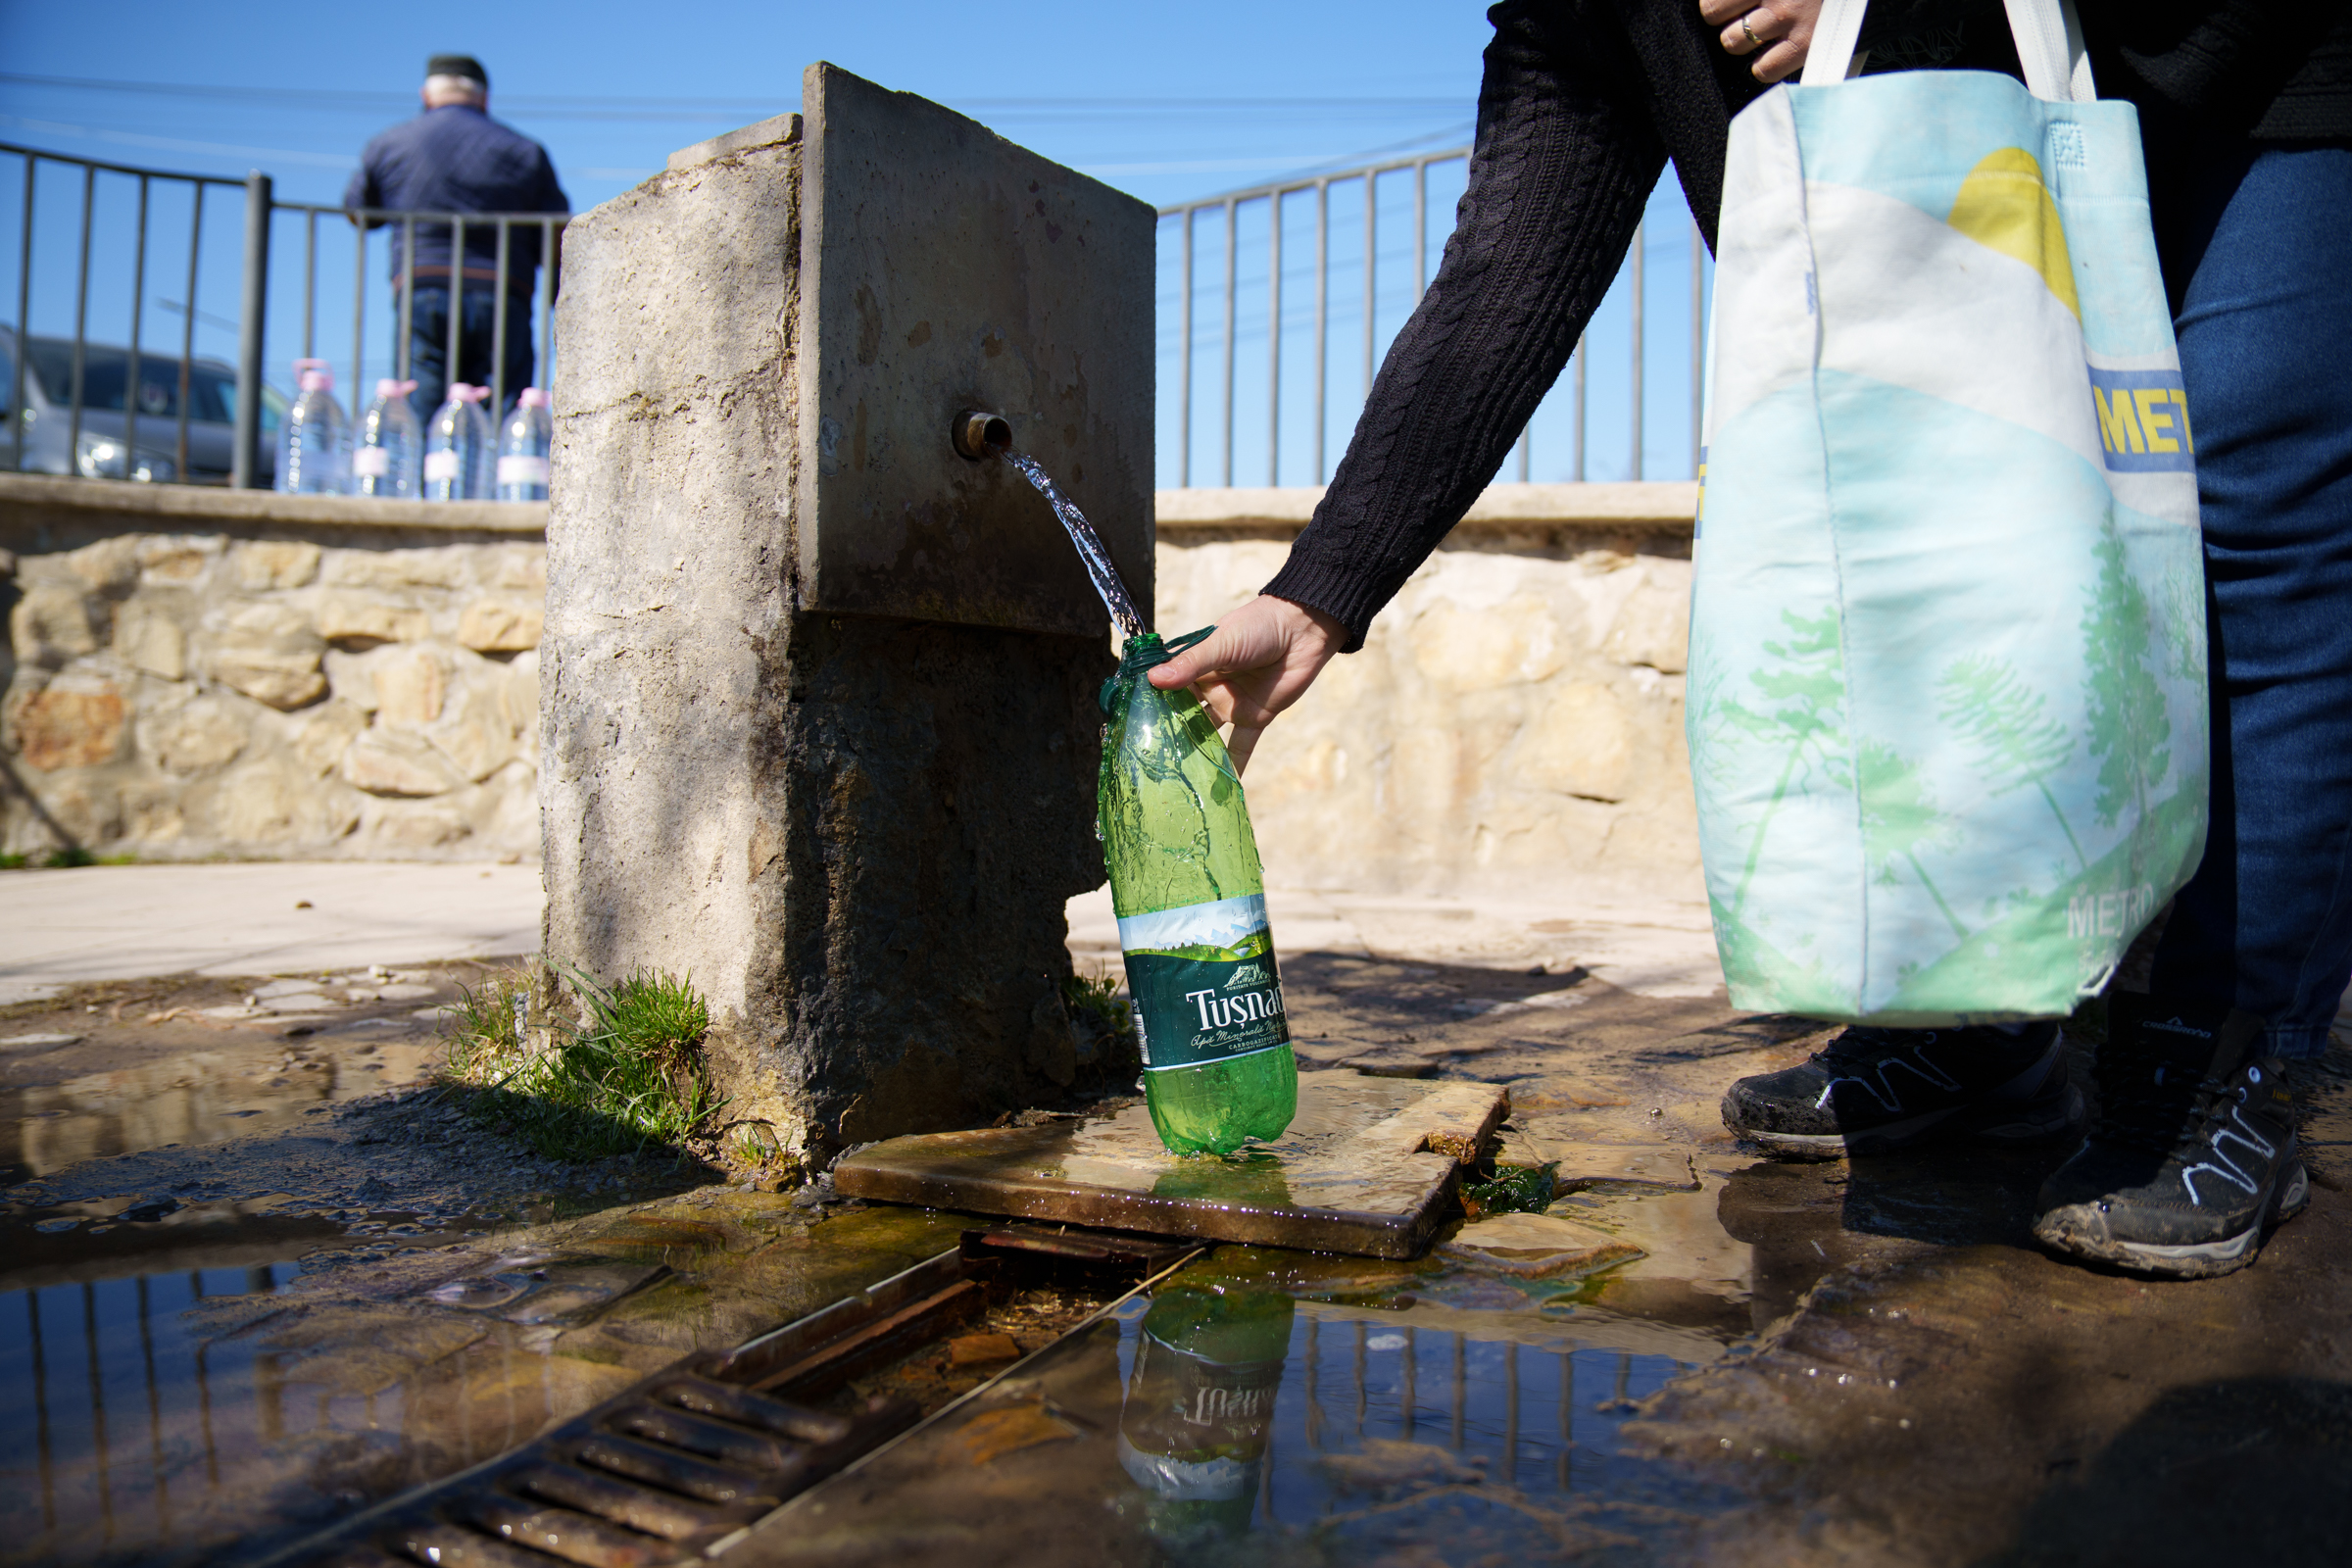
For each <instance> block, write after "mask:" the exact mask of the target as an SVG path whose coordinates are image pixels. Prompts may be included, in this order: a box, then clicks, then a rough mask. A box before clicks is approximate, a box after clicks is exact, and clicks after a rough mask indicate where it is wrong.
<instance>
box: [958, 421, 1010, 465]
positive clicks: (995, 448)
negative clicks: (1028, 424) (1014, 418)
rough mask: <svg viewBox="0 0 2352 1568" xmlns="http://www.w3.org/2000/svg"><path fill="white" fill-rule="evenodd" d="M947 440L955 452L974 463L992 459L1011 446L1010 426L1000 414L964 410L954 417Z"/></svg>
mask: <svg viewBox="0 0 2352 1568" xmlns="http://www.w3.org/2000/svg"><path fill="white" fill-rule="evenodd" d="M948 435H949V439H950V440H952V441H954V442H955V443H956V451H957V452H959V453H961V454H962V455H963V456H965V457H967V458H970V459H972V460H973V461H974V462H977V461H979V460H980V459H982V458H986V457H993V456H995V455H996V454H997V453H999V452H1002V451H1005V449H1006V448H1008V447H1010V446H1011V445H1012V426H1011V424H1010V423H1008V422H1007V421H1006V420H1005V416H1003V415H1002V414H991V413H989V412H988V411H987V410H985V409H966V410H964V411H963V412H962V413H961V414H958V415H957V416H956V422H955V423H954V424H952V425H950V426H949V429H948Z"/></svg>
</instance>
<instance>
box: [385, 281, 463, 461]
mask: <svg viewBox="0 0 2352 1568" xmlns="http://www.w3.org/2000/svg"><path fill="white" fill-rule="evenodd" d="M392 309H393V316H392V319H393V320H394V321H398V320H399V319H400V302H399V301H398V300H397V299H396V300H394V301H393V306H392ZM448 359H449V290H447V289H445V288H423V287H419V288H418V289H417V296H416V298H415V300H413V301H412V302H411V304H410V308H409V379H410V380H412V381H415V382H416V383H417V389H416V390H415V391H414V392H411V393H410V394H409V407H410V408H412V409H415V410H416V411H417V424H418V426H419V427H421V426H422V425H424V424H425V423H426V422H427V421H428V420H430V419H431V418H432V417H433V411H434V410H435V409H437V408H439V407H440V406H441V402H442V399H444V398H446V397H448V396H449V365H448Z"/></svg>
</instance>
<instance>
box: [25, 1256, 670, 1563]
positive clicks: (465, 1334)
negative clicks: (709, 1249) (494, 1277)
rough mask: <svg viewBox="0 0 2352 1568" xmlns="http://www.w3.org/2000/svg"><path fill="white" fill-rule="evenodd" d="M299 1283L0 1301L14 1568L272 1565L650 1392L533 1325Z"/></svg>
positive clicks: (201, 1283)
mask: <svg viewBox="0 0 2352 1568" xmlns="http://www.w3.org/2000/svg"><path fill="white" fill-rule="evenodd" d="M608 1271H610V1270H608ZM299 1272H300V1270H299V1268H298V1267H297V1266H296V1265H294V1264H291V1263H283V1262H281V1263H275V1264H264V1265H260V1266H256V1267H252V1268H203V1269H198V1270H194V1271H190V1272H186V1273H169V1274H150V1275H143V1276H138V1277H133V1278H119V1279H111V1280H103V1281H99V1282H95V1283H91V1284H76V1285H56V1286H48V1287H42V1288H38V1289H32V1290H25V1291H17V1292H12V1293H9V1294H7V1295H5V1296H0V1407H4V1408H6V1409H7V1410H8V1411H9V1412H11V1414H12V1415H15V1416H18V1417H19V1418H20V1420H19V1421H17V1422H12V1423H11V1425H12V1434H11V1436H12V1441H11V1442H10V1443H9V1444H8V1445H6V1452H5V1453H4V1454H0V1531H4V1532H6V1539H7V1541H8V1542H9V1543H10V1547H9V1548H8V1549H7V1550H5V1551H0V1557H5V1558H7V1559H8V1560H12V1561H13V1560H18V1559H21V1558H22V1559H32V1560H41V1561H73V1562H86V1561H91V1560H95V1559H104V1560H106V1561H109V1562H121V1563H155V1564H177V1563H189V1562H195V1561H199V1560H204V1559H208V1558H210V1557H212V1556H215V1555H217V1554H218V1553H219V1552H220V1551H221V1549H222V1548H223V1547H225V1546H226V1545H228V1544H231V1543H235V1544H238V1546H239V1549H240V1551H241V1552H243V1553H249V1554H253V1555H261V1554H265V1553H266V1551H267V1550H268V1549H270V1548H271V1547H273V1546H274V1545H276V1544H281V1543H283V1542H285V1541H288V1540H291V1539H293V1538H294V1537H296V1536H299V1535H301V1534H305V1533H307V1532H309V1531H311V1530H315V1529H317V1528H319V1526H320V1525H321V1524H323V1523H325V1522H326V1521H327V1520H328V1519H331V1518H333V1517H335V1516H336V1515H338V1514H340V1513H343V1512H347V1511H349V1510H350V1509H351V1508H353V1507H356V1506H361V1505H364V1504H366V1503H369V1502H373V1501H376V1500H379V1499H381V1498H383V1497H386V1496H390V1495H393V1494H395V1493H398V1492H400V1491H403V1490H405V1489H407V1488H409V1487H412V1486H415V1485H417V1484H418V1483H420V1482H422V1481H425V1480H429V1479H432V1478H434V1477H437V1476H441V1475H446V1474H449V1473H451V1472H453V1471H456V1470H459V1469H463V1468H464V1467H465V1466H466V1465H468V1464H472V1463H476V1462H478V1461H480V1460H482V1459H484V1458H487V1457H489V1456H491V1455H492V1454H496V1453H499V1452H503V1451H504V1450H506V1449H507V1448H510V1447H512V1446H515V1444H517V1443H520V1442H522V1441H523V1440H525V1439H527V1438H528V1437H530V1436H531V1435H532V1434H533V1433H535V1432H537V1431H538V1430H540V1429H541V1428H542V1427H544V1426H545V1425H547V1423H548V1422H549V1421H550V1420H552V1419H555V1418H557V1417H559V1416H563V1415H568V1414H570V1413H572V1412H574V1411H576V1410H578V1409H580V1408H583V1407H584V1406H586V1405H588V1404H592V1403H594V1402H596V1400H598V1399H600V1398H603V1397H606V1396H607V1395H608V1394H610V1393H611V1392H613V1388H615V1387H617V1386H618V1385H620V1384H625V1383H627V1382H629V1381H631V1380H632V1379H633V1378H634V1377H635V1376H636V1374H634V1373H632V1372H629V1371H627V1370H626V1369H623V1368H619V1367H610V1366H604V1365H598V1364H592V1363H589V1362H585V1361H581V1360H578V1359H576V1358H574V1357H570V1356H566V1355H564V1354H562V1353H560V1352H556V1351H553V1350H552V1348H551V1346H550V1344H549V1342H550V1340H551V1339H552V1338H553V1336H554V1334H555V1332H556V1330H555V1329H554V1328H552V1327H549V1326H545V1325H541V1324H534V1323H532V1322H528V1321H522V1320H520V1319H522V1318H523V1317H526V1316H527V1314H518V1313H516V1312H515V1311H513V1310H510V1311H508V1312H506V1313H503V1314H502V1313H497V1312H485V1313H483V1314H482V1315H481V1316H480V1317H478V1318H472V1317H469V1318H466V1319H465V1320H462V1321H456V1322H453V1321H451V1320H450V1319H449V1318H448V1317H445V1316H434V1315H431V1314H427V1313H420V1312H418V1311H417V1310H415V1309H413V1308H411V1307H408V1306H406V1305H403V1304H398V1303H383V1304H376V1303H368V1302H354V1301H345V1302H336V1301H320V1300H316V1299H311V1298H310V1297H309V1295H308V1293H297V1294H295V1295H292V1296H288V1295H286V1294H284V1293H285V1290H286V1287H287V1286H288V1285H289V1284H290V1283H291V1282H292V1281H293V1280H294V1278H295V1277H296V1276H297V1274H298V1273H299ZM551 1272H552V1271H551ZM646 1272H648V1271H647V1270H645V1269H637V1270H635V1273H637V1274H639V1275H642V1274H644V1273H646ZM558 1283H564V1282H562V1281H559V1282H558ZM529 1284H530V1285H531V1286H532V1288H533V1289H535V1290H537V1291H539V1292H541V1293H542V1294H544V1293H547V1292H548V1291H549V1289H550V1287H549V1286H548V1285H545V1284H542V1283H541V1282H538V1281H529ZM582 1288H583V1287H579V1286H577V1285H571V1286H568V1287H567V1289H570V1290H571V1291H572V1293H573V1294H575V1295H576V1294H578V1291H579V1290H580V1289H582ZM610 1294H611V1293H610V1292H607V1293H606V1295H607V1296H608V1297H609V1296H610ZM516 1295H517V1299H518V1300H519V1299H532V1298H531V1293H530V1291H518V1292H517V1293H516ZM555 1304H561V1303H551V1310H552V1307H553V1306H554V1305H555ZM570 1304H573V1305H576V1304H577V1303H576V1302H574V1303H570Z"/></svg>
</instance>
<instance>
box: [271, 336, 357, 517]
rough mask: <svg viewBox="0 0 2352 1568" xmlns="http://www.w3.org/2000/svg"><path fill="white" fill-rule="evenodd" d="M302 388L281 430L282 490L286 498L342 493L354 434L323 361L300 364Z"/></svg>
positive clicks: (279, 462) (299, 384)
mask: <svg viewBox="0 0 2352 1568" xmlns="http://www.w3.org/2000/svg"><path fill="white" fill-rule="evenodd" d="M294 375H295V381H296V385H297V388H298V390H297V391H296V393H295V397H294V403H293V406H292V407H290V408H288V409H287V410H286V417H285V419H284V420H283V422H282V423H281V424H280V426H279V428H278V432H277V488H278V489H279V490H280V491H281V492H283V493H284V494H286V495H311V496H317V495H328V496H339V495H341V494H342V493H343V487H344V482H345V473H346V469H345V467H344V464H345V462H346V458H347V454H346V452H345V450H344V441H345V440H346V438H347V436H348V434H349V431H348V428H347V427H346V425H345V423H344V419H343V407H342V405H341V404H339V403H337V402H336V401H335V373H334V371H332V370H330V369H328V368H326V362H325V361H324V360H296V361H295V362H294Z"/></svg>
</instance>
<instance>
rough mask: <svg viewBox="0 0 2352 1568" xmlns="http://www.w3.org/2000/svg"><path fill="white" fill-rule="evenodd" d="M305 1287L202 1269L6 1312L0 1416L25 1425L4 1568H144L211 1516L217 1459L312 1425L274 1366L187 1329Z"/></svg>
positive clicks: (7, 1302) (4, 1493)
mask: <svg viewBox="0 0 2352 1568" xmlns="http://www.w3.org/2000/svg"><path fill="white" fill-rule="evenodd" d="M298 1272H299V1270H298V1269H297V1268H296V1267H295V1266H294V1265H293V1264H290V1263H277V1264H262V1265H260V1266H258V1267H253V1268H211V1269H198V1270H191V1271H190V1272H188V1273H185V1274H159V1275H141V1276H139V1277H137V1278H133V1279H117V1280H107V1281H104V1282H102V1283H97V1284H86V1285H57V1286H51V1287H49V1288H47V1289H43V1290H26V1291H16V1292H11V1293H9V1294H8V1295H6V1296H0V1324H5V1325H6V1327H5V1329H0V1403H4V1404H5V1407H6V1408H7V1409H8V1410H10V1411H12V1412H14V1414H15V1417H16V1419H15V1420H14V1421H12V1422H11V1425H12V1426H13V1427H14V1428H15V1432H14V1434H13V1436H14V1438H15V1440H16V1441H14V1442H12V1443H11V1444H9V1445H8V1449H7V1457H6V1458H5V1459H4V1460H0V1531H4V1532H5V1533H6V1538H7V1540H8V1541H9V1542H10V1544H11V1548H12V1549H11V1550H10V1552H9V1555H10V1556H12V1557H14V1556H33V1557H43V1558H49V1557H71V1558H76V1559H86V1558H87V1557H90V1556H94V1555H98V1554H100V1553H101V1552H103V1553H105V1554H106V1555H109V1556H120V1555H130V1556H137V1555H140V1554H141V1553H142V1551H143V1550H145V1549H152V1548H153V1547H155V1546H156V1545H158V1544H161V1543H163V1542H165V1541H167V1540H169V1539H170V1538H171V1536H172V1532H173V1530H174V1528H175V1525H176V1524H183V1523H185V1521H186V1520H187V1518H188V1517H189V1516H190V1515H191V1514H194V1513H198V1512H201V1511H203V1509H204V1506H205V1497H206V1494H208V1493H213V1494H217V1493H218V1492H219V1491H220V1490H221V1479H222V1477H221V1469H222V1466H221V1459H222V1456H223V1454H224V1453H227V1454H230V1455H233V1454H235V1453H237V1452H240V1451H243V1450H247V1449H250V1448H252V1447H253V1446H255V1445H256V1444H259V1443H270V1442H276V1441H278V1440H280V1439H282V1438H284V1437H285V1436H286V1434H287V1433H288V1432H289V1431H291V1430H297V1429H300V1428H303V1427H305V1426H307V1425H312V1424H315V1422H314V1421H313V1419H312V1413H311V1412H310V1411H308V1410H307V1409H305V1408H304V1407H302V1406H301V1405H300V1404H299V1403H297V1404H293V1405H289V1403H288V1401H287V1399H286V1390H285V1387H284V1385H283V1384H282V1383H280V1382H278V1381H277V1380H275V1379H274V1378H272V1377H271V1375H270V1367H269V1366H268V1365H267V1362H268V1360H269V1358H268V1357H266V1356H259V1355H257V1354H256V1351H255V1348H253V1347H251V1346H243V1345H208V1344H205V1343H204V1342H203V1341H201V1340H200V1339H198V1338H196V1337H194V1336H192V1335H191V1334H189V1333H188V1332H187V1329H186V1326H185V1318H184V1314H185V1313H186V1312H187V1310H188V1309H189V1308H190V1307H194V1306H197V1305H198V1303H200V1302H203V1301H206V1300H218V1299H222V1298H233V1297H242V1296H269V1295H271V1294H273V1293H275V1292H276V1291H278V1290H280V1289H281V1288H283V1287H284V1286H285V1285H286V1284H287V1283H289V1282H290V1281H291V1280H292V1279H293V1278H294V1277H295V1275H296V1274H297V1273H298ZM27 1439H29V1440H30V1441H29V1442H26V1441H25V1440H27ZM230 1462H231V1464H232V1465H233V1463H234V1462H235V1461H234V1459H233V1458H232V1459H231V1461H230Z"/></svg>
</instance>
